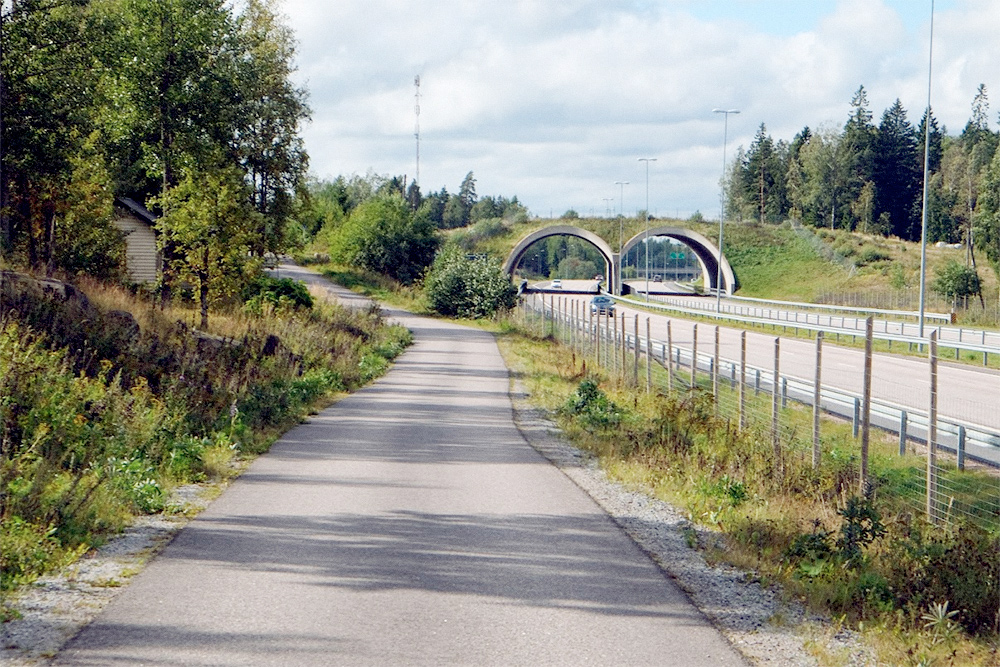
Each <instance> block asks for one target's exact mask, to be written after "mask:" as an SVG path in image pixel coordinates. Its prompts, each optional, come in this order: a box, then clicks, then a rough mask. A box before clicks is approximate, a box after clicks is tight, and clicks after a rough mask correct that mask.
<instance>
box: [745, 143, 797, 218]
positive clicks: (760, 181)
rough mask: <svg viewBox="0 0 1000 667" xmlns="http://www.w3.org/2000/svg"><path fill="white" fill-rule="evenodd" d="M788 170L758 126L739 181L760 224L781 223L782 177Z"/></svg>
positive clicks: (785, 209)
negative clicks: (752, 204)
mask: <svg viewBox="0 0 1000 667" xmlns="http://www.w3.org/2000/svg"><path fill="white" fill-rule="evenodd" d="M786 172H787V166H786V165H785V163H784V161H783V160H782V156H781V154H780V152H779V150H778V148H777V147H776V146H775V143H774V140H773V139H772V138H771V136H770V135H769V134H768V133H767V127H766V126H765V125H764V124H763V123H761V125H760V127H759V128H758V129H757V134H756V136H755V137H754V140H753V143H752V144H750V149H749V150H748V151H747V153H746V156H745V157H744V163H743V173H742V175H741V180H742V184H743V190H744V192H745V197H746V199H747V200H749V201H752V202H753V203H754V209H755V211H756V216H757V218H758V220H759V221H760V223H761V224H763V223H765V222H780V221H781V220H782V219H783V218H784V215H785V213H786V211H787V207H786V206H785V175H786Z"/></svg>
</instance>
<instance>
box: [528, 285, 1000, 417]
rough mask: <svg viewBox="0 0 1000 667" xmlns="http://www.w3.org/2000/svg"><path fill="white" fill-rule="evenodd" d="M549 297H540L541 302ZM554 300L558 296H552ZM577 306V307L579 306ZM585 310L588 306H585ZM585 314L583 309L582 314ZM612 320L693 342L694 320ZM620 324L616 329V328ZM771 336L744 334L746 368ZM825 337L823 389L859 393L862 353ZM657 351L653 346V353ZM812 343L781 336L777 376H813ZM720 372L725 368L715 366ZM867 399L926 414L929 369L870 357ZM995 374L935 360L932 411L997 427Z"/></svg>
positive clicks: (623, 310)
mask: <svg viewBox="0 0 1000 667" xmlns="http://www.w3.org/2000/svg"><path fill="white" fill-rule="evenodd" d="M551 298H552V295H546V299H547V303H548V300H549V299H551ZM557 298H558V297H557ZM567 298H568V299H569V300H577V301H579V303H580V304H586V303H589V299H587V298H586V297H583V296H572V295H569V296H567ZM580 307H582V306H578V308H580ZM588 307H589V306H588ZM584 312H585V311H584ZM617 312H618V317H621V316H622V315H624V316H625V317H626V329H627V331H628V333H629V334H630V335H631V334H632V333H633V331H634V317H635V315H637V314H638V315H639V318H640V327H639V329H640V331H639V333H640V335H641V336H642V337H645V335H646V333H645V332H646V325H645V320H646V317H649V318H650V328H651V335H652V338H653V339H654V340H656V341H665V340H666V338H667V321H668V320H669V321H670V322H671V335H672V340H673V344H674V346H675V347H682V348H684V349H687V350H690V349H691V347H692V342H693V340H694V322H692V321H691V320H686V319H684V318H680V317H676V316H667V315H661V314H656V313H650V312H647V311H642V310H639V309H636V308H633V307H630V306H627V305H625V304H622V303H619V304H618V306H617ZM619 326H620V325H619ZM719 331H720V334H719V338H720V342H719V354H720V357H721V358H722V359H724V360H729V361H737V362H738V361H739V359H740V334H741V332H742V331H743V330H742V329H737V328H732V327H720V329H719ZM775 338H776V336H774V335H769V334H763V333H759V332H754V331H748V332H747V364H748V365H749V366H755V367H758V368H761V369H765V370H770V369H772V368H773V366H774V340H775ZM831 338H832V337H830V336H827V340H826V342H825V344H824V347H823V375H822V382H823V384H824V385H825V386H829V387H833V388H836V389H841V390H844V391H848V392H852V393H855V394H861V392H862V384H863V378H864V350H862V349H860V348H852V347H842V346H838V345H836V344H835V342H834V341H833V340H831ZM714 346H715V325H713V324H708V323H704V322H702V323H699V324H698V351H699V353H707V354H711V353H712V352H713V351H714ZM657 349H658V347H656V346H654V350H657ZM815 358H816V344H815V342H814V341H810V340H802V339H796V338H781V343H780V360H781V361H780V368H781V374H782V375H783V376H785V375H787V376H788V377H792V378H796V379H800V380H803V381H805V382H810V383H811V382H812V381H813V378H814V376H815V370H814V369H815ZM720 366H721V368H722V369H723V372H726V369H727V368H728V365H727V364H721V365H720ZM872 377H873V380H872V396H873V398H875V399H878V400H882V401H886V402H889V403H892V404H895V405H899V406H902V407H905V408H908V409H911V410H917V411H923V412H926V410H927V407H928V404H929V402H930V370H929V363H928V361H927V359H926V358H925V357H915V356H906V355H897V354H881V353H880V354H875V355H873V360H872ZM998 390H1000V374H998V373H997V371H995V370H993V369H985V368H980V367H976V366H968V365H962V364H953V363H949V362H948V360H947V359H941V360H940V361H939V368H938V411H939V417H940V418H941V419H949V418H951V419H955V420H961V421H964V422H965V423H970V424H978V425H981V426H984V427H987V428H991V429H1000V399H998Z"/></svg>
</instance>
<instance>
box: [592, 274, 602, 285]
mask: <svg viewBox="0 0 1000 667" xmlns="http://www.w3.org/2000/svg"><path fill="white" fill-rule="evenodd" d="M594 280H596V281H597V282H599V283H600V282H603V281H604V276H602V275H601V274H599V273H598V274H597V275H596V276H594Z"/></svg>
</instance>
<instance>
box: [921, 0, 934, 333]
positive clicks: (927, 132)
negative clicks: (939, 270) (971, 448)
mask: <svg viewBox="0 0 1000 667" xmlns="http://www.w3.org/2000/svg"><path fill="white" fill-rule="evenodd" d="M933 64H934V0H931V37H930V46H929V47H928V55H927V121H926V122H925V123H924V195H923V207H922V210H921V213H920V337H921V338H923V337H924V303H925V299H926V295H927V172H928V171H929V169H930V152H931V151H930V148H931V66H932V65H933Z"/></svg>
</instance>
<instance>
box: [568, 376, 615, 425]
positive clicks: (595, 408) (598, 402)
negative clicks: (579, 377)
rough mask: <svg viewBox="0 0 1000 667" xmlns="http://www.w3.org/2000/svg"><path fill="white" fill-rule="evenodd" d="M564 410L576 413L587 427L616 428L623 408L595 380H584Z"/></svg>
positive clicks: (572, 413) (571, 413)
mask: <svg viewBox="0 0 1000 667" xmlns="http://www.w3.org/2000/svg"><path fill="white" fill-rule="evenodd" d="M563 411H564V412H566V413H568V414H570V415H574V416H576V417H577V418H579V419H580V421H581V422H582V423H583V424H584V425H585V426H587V427H590V428H598V429H609V428H615V427H617V426H619V425H620V424H621V420H622V412H621V409H620V408H619V407H618V406H617V405H615V404H614V402H613V401H611V399H609V398H608V397H607V395H606V394H605V393H604V392H603V391H601V389H600V388H599V387H598V386H597V383H596V382H595V381H594V380H584V381H583V382H581V383H580V386H579V387H577V388H576V393H574V394H573V395H572V396H570V397H569V399H568V400H567V401H566V405H564V406H563Z"/></svg>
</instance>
